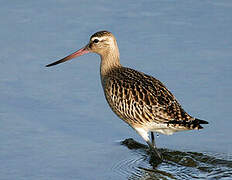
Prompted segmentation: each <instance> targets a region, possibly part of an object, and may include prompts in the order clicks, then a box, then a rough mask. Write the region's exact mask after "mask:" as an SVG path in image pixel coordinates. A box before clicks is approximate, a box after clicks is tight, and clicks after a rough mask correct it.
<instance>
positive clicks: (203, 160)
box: [113, 139, 232, 180]
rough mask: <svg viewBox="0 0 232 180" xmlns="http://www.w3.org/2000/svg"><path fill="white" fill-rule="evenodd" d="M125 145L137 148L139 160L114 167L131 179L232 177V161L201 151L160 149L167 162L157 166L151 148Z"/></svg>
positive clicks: (136, 143) (123, 143)
mask: <svg viewBox="0 0 232 180" xmlns="http://www.w3.org/2000/svg"><path fill="white" fill-rule="evenodd" d="M121 144H122V145H125V146H127V147H128V148H129V149H133V150H134V151H133V153H134V154H135V155H136V157H138V158H135V159H125V160H123V161H121V162H119V163H118V164H117V165H115V166H114V167H113V169H114V170H116V171H117V172H118V173H119V174H120V175H122V176H124V177H127V178H128V179H131V180H132V179H133V180H137V179H195V178H196V179H199V178H212V179H221V178H229V177H232V161H231V160H223V159H218V158H216V157H214V156H211V155H206V154H203V153H197V152H181V151H172V150H168V149H159V150H160V152H162V154H163V157H164V160H163V162H162V163H160V164H157V163H156V161H155V159H153V158H152V157H151V155H150V154H149V150H148V147H147V146H146V145H144V144H140V143H138V142H136V141H134V140H133V139H126V140H124V141H122V142H121Z"/></svg>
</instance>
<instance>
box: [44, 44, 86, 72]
mask: <svg viewBox="0 0 232 180" xmlns="http://www.w3.org/2000/svg"><path fill="white" fill-rule="evenodd" d="M86 53H89V51H88V50H87V48H86V47H83V48H81V49H79V50H78V51H76V52H74V53H72V54H70V55H68V56H66V57H64V58H63V59H60V60H58V61H56V62H53V63H51V64H48V65H46V67H50V66H54V65H57V64H60V63H63V62H65V61H68V60H71V59H73V58H75V57H78V56H81V55H83V54H86Z"/></svg>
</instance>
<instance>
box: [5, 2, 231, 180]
mask: <svg viewBox="0 0 232 180" xmlns="http://www.w3.org/2000/svg"><path fill="white" fill-rule="evenodd" d="M231 8H232V2H231V1H226V0H221V1H210V0H207V1H199V0H197V1H196V0H195V1H184V0H179V1H172V0H155V1H153V0H148V1H143V2H142V1H123V0H119V1H104V0H99V1H89V0H85V1H84V0H83V1H74V0H70V1H63V0H58V1H57V0H47V1H45V0H42V1H38V2H35V1H30V2H29V1H24V2H16V1H14V2H13V1H5V2H2V3H1V6H0V22H1V28H0V37H1V41H0V122H1V123H0V124H1V125H0V134H1V135H0V174H1V177H0V179H4V180H8V179H9V180H11V179H19V180H20V179H23V180H26V179H33V180H37V179H38V180H44V179H49V180H53V179H54V180H59V179H91V180H92V179H102V180H103V179H149V178H151V179H189V178H195V179H197V178H198V179H203V178H215V179H220V178H221V179H223V178H224V179H231V177H232V175H231V171H232V168H231V155H232V142H231V127H232V123H231V122H232V121H231V106H232V96H231V92H232V81H231V77H232V62H231V57H232V36H231V29H232V11H231ZM105 29H106V30H109V31H111V32H113V33H114V35H115V36H116V37H117V40H118V45H119V48H120V52H121V63H122V64H123V65H125V66H129V67H132V68H135V69H138V70H140V71H143V72H145V73H147V74H150V75H153V76H155V77H156V78H158V79H160V80H161V81H162V82H163V83H164V84H165V85H166V86H167V87H168V88H169V89H170V90H171V91H172V92H173V94H174V95H175V96H176V97H177V99H178V100H179V101H180V103H181V104H182V106H183V107H184V109H185V110H186V111H187V112H189V113H190V114H191V115H193V116H196V117H198V118H200V119H204V120H207V121H209V125H206V126H205V129H203V130H200V131H190V132H181V133H177V134H175V135H173V136H164V135H160V136H159V138H156V142H157V145H158V147H159V148H160V149H161V151H162V152H164V154H165V157H166V158H165V161H164V162H163V163H162V164H160V165H158V166H156V167H153V166H152V163H151V162H150V161H149V158H150V156H149V154H148V153H147V151H146V150H145V149H144V148H139V149H128V148H127V146H124V145H122V144H121V143H120V142H121V141H123V140H125V139H127V138H133V139H135V140H136V141H139V142H141V143H144V142H143V141H142V139H141V138H140V137H139V136H138V135H137V134H136V133H135V132H134V131H133V130H132V129H131V128H130V127H128V126H127V125H126V124H125V123H124V122H122V121H121V120H120V119H118V118H117V117H116V116H115V115H114V114H113V113H112V112H111V110H110V108H109V107H108V105H107V104H106V101H105V99H104V95H103V92H102V89H101V85H100V78H99V62H100V58H99V57H98V56H97V55H85V56H83V57H80V58H78V59H75V60H73V61H70V62H68V63H64V64H62V65H59V66H55V67H52V68H45V65H46V64H48V63H51V62H53V61H55V60H58V59H59V58H62V57H64V56H65V55H67V54H69V53H71V52H73V51H75V50H77V49H79V48H81V47H83V46H84V45H85V44H86V43H87V42H88V40H89V36H90V35H91V34H93V33H94V32H96V31H99V30H105Z"/></svg>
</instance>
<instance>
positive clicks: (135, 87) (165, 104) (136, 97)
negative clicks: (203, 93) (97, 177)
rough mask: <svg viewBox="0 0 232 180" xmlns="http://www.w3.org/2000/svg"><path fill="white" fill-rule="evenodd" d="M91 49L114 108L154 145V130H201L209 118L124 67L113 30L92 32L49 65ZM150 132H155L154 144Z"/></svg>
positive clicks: (163, 131) (158, 83)
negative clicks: (197, 114) (191, 112)
mask: <svg viewBox="0 0 232 180" xmlns="http://www.w3.org/2000/svg"><path fill="white" fill-rule="evenodd" d="M88 52H93V53H97V54H99V55H100V56H101V68H100V73H101V82H102V87H103V89H104V93H105V97H106V100H107V102H108V103H109V105H110V107H111V109H112V110H113V112H115V114H117V115H118V116H119V117H120V118H121V119H123V120H124V121H125V122H126V123H128V124H129V125H130V126H131V127H132V128H134V129H135V130H136V132H137V133H138V134H140V135H141V136H142V138H143V139H144V140H145V141H146V142H147V143H148V145H149V146H150V147H151V148H153V149H154V150H155V152H156V153H157V155H158V157H160V158H161V155H160V154H159V152H158V151H157V149H156V148H155V142H154V135H153V132H158V133H163V134H172V133H174V132H177V131H182V130H192V129H202V126H201V125H200V124H207V123H208V122H207V121H203V120H199V119H196V118H194V117H192V116H190V115H189V114H187V113H186V112H185V111H184V109H183V108H182V107H181V105H180V104H179V103H178V102H177V100H176V98H175V97H174V96H173V95H172V93H171V92H170V91H169V90H168V89H167V88H166V87H165V86H164V85H163V84H162V83H161V82H160V81H159V80H157V79H155V78H154V77H152V76H149V75H146V74H144V73H142V72H139V71H136V70H133V69H130V68H126V67H123V66H122V65H121V64H120V61H119V50H118V46H117V42H116V39H115V37H114V36H113V34H112V33H110V32H108V31H100V32H97V33H95V34H93V35H92V36H91V38H90V41H89V43H88V44H87V45H86V46H85V47H84V48H82V49H80V50H78V51H77V52H75V53H73V54H71V55H69V56H67V57H65V58H63V59H61V60H59V61H57V62H54V63H52V64H49V65H47V66H52V65H56V64H59V63H61V62H64V61H67V60H70V59H71V58H74V57H77V56H80V55H83V54H85V53H88ZM148 132H151V133H152V136H151V137H152V143H151V142H150V140H149V137H148Z"/></svg>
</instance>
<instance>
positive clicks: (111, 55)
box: [100, 47, 121, 77]
mask: <svg viewBox="0 0 232 180" xmlns="http://www.w3.org/2000/svg"><path fill="white" fill-rule="evenodd" d="M117 67H121V64H120V58H119V51H118V47H116V48H115V49H113V50H112V49H110V50H109V51H106V52H105V53H104V54H103V55H101V68H100V71H101V76H102V77H104V76H106V75H107V74H108V73H109V72H110V71H111V70H112V69H114V68H117Z"/></svg>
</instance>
